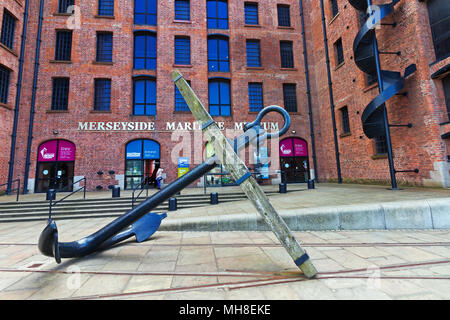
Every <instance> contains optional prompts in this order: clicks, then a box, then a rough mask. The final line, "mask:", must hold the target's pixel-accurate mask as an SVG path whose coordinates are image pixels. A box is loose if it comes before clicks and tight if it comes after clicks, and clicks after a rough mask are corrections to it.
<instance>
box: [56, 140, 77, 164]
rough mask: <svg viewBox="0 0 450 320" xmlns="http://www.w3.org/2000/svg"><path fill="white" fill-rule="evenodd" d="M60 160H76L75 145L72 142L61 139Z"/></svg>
mask: <svg viewBox="0 0 450 320" xmlns="http://www.w3.org/2000/svg"><path fill="white" fill-rule="evenodd" d="M58 149H59V150H58V161H75V145H74V144H73V143H72V142H69V141H65V140H59V148H58Z"/></svg>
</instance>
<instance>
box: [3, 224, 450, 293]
mask: <svg viewBox="0 0 450 320" xmlns="http://www.w3.org/2000/svg"><path fill="white" fill-rule="evenodd" d="M110 220H111V219H96V221H95V223H93V222H92V221H90V220H80V221H77V225H76V228H77V230H79V231H80V234H79V235H78V236H76V237H75V238H72V239H68V237H66V238H67V240H77V239H79V238H81V237H83V236H85V235H87V234H88V233H87V232H88V231H92V230H95V229H96V228H97V229H98V228H100V227H102V226H103V225H105V224H106V223H108V222H109V221H110ZM7 225H8V228H0V299H2V300H13V299H31V300H42V299H149V300H178V299H182V300H210V299H214V300H241V299H251V300H255V299H256V300H302V299H314V300H316V299H317V300H318V299H321V300H322V299H324V300H335V299H338V300H339V299H351V300H358V299H382V300H390V299H399V300H408V299H441V300H445V299H450V289H449V288H450V256H449V252H450V230H356V231H310V232H298V231H296V232H293V233H294V236H295V237H296V239H297V240H299V241H300V242H301V243H302V245H303V247H304V248H305V249H306V250H307V252H308V254H309V255H310V257H311V259H312V262H313V263H314V265H315V266H316V268H317V269H318V271H319V274H318V276H317V278H316V279H311V280H307V279H305V278H304V277H303V276H302V275H301V273H300V272H299V270H298V269H297V268H296V266H295V265H294V263H293V262H292V261H291V259H290V257H289V256H288V254H287V253H286V251H285V250H284V248H283V247H282V246H281V245H280V244H279V242H278V240H277V239H276V237H275V236H274V235H273V233H271V232H265V231H261V232H248V231H236V232H167V231H161V232H157V233H156V234H155V235H154V236H153V237H152V238H150V240H148V241H146V242H144V243H140V244H138V243H135V242H134V241H127V242H126V243H124V244H121V245H118V246H116V247H114V248H112V249H111V250H106V251H103V252H100V253H95V254H92V255H90V256H87V257H84V258H80V259H63V262H62V263H61V264H60V265H57V264H56V262H55V261H54V260H53V258H49V257H45V256H42V255H41V254H40V253H39V251H38V249H37V245H36V242H37V239H38V237H39V234H40V232H41V230H42V229H43V227H44V225H39V224H36V223H35V222H30V223H8V224H7ZM70 225H71V222H70V221H61V223H60V224H59V226H60V229H61V235H63V232H64V231H65V230H69V229H70ZM84 227H86V228H84ZM63 229H64V231H62V230H63ZM17 230H23V231H24V232H27V238H26V242H19V241H17V239H16V237H17V235H18V234H20V233H17V232H16V231H17ZM83 230H84V231H83ZM74 233H75V232H74ZM23 239H25V238H23Z"/></svg>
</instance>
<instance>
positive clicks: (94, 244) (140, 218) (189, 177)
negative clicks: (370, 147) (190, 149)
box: [38, 75, 317, 277]
mask: <svg viewBox="0 0 450 320" xmlns="http://www.w3.org/2000/svg"><path fill="white" fill-rule="evenodd" d="M179 79H181V75H180V78H178V79H177V80H179ZM181 83H182V84H181ZM180 84H181V86H180ZM177 86H179V89H180V92H181V93H182V95H183V96H184V98H185V100H186V101H187V102H188V105H189V107H190V108H191V105H190V104H189V101H192V99H189V98H188V97H187V96H185V95H186V94H189V97H195V98H196V96H195V94H194V92H193V91H192V89H191V88H190V87H189V85H188V84H187V82H186V81H185V80H184V79H183V82H181V81H179V82H178V83H177ZM196 101H197V102H198V103H199V101H198V99H197V98H196ZM200 105H201V104H200ZM201 106H202V105H201ZM202 107H203V106H202ZM203 110H204V112H205V114H206V115H207V116H208V117H209V119H208V121H207V122H208V123H205V122H204V121H202V119H199V118H197V117H196V120H198V121H201V122H202V123H203V127H202V130H203V131H204V132H205V129H206V128H217V129H218V127H217V125H216V124H215V122H214V121H213V120H212V118H211V116H210V115H209V114H208V113H207V112H206V110H205V109H204V107H203ZM191 111H192V112H193V114H194V116H195V115H196V112H195V111H194V109H193V108H191ZM269 112H277V113H279V114H281V115H282V116H283V118H284V126H283V127H282V128H281V130H280V131H279V132H276V133H273V132H271V133H268V132H266V131H265V130H264V129H263V127H262V126H261V119H262V118H263V117H264V116H265V115H266V114H267V113H269ZM289 126H290V117H289V114H288V113H287V112H286V111H285V110H284V109H283V108H281V107H278V106H270V107H266V108H264V109H263V110H262V111H261V112H260V113H259V114H258V116H257V118H256V120H255V121H254V122H252V123H247V124H246V125H245V126H244V133H243V134H242V135H241V136H239V137H237V138H236V139H234V140H231V139H227V138H225V136H223V134H222V133H220V134H221V135H222V138H223V140H222V141H221V142H220V144H223V145H226V146H227V147H229V148H230V149H231V151H230V150H228V151H230V152H228V156H229V155H232V156H234V157H236V158H237V159H239V157H238V155H237V153H239V151H240V150H242V149H243V148H246V147H247V146H249V145H254V146H257V145H258V144H259V143H261V142H263V141H264V140H266V139H271V138H273V137H278V136H281V135H283V134H284V133H286V132H287V131H288V129H289ZM219 132H220V130H219ZM205 133H206V132H205ZM216 138H217V136H216ZM213 140H214V139H212V140H210V142H213V147H214V150H215V153H216V155H214V156H213V157H210V158H208V159H206V160H205V162H203V163H202V164H200V165H198V166H197V167H195V168H194V169H193V170H192V171H190V172H188V173H186V174H185V175H183V176H181V177H180V178H178V179H177V180H175V181H174V182H172V183H170V184H169V185H168V186H167V187H165V188H164V189H162V190H161V191H159V192H158V193H156V194H154V195H153V196H151V197H149V198H148V199H146V200H145V201H143V202H142V203H141V204H139V205H138V206H136V207H135V208H133V209H131V210H130V211H128V212H126V213H124V214H123V215H122V216H120V217H118V218H117V219H115V220H113V221H112V222H110V223H109V224H107V225H106V226H104V227H103V228H101V229H100V230H98V231H97V232H95V233H93V234H91V235H89V236H87V237H85V238H82V239H80V240H77V241H72V242H59V241H58V228H57V226H56V223H55V221H54V220H53V219H52V218H51V217H49V219H48V224H47V226H46V227H45V229H44V230H43V231H42V233H41V235H40V237H39V243H38V247H39V250H40V252H41V253H42V254H44V255H45V256H49V257H54V258H55V260H56V262H57V263H60V262H61V258H75V257H83V256H86V255H89V254H91V253H93V252H96V251H100V250H105V249H108V248H110V247H111V246H113V245H115V244H117V243H119V242H121V241H124V240H126V239H128V238H130V237H132V236H135V237H136V241H137V242H142V241H145V240H147V239H148V238H150V237H151V236H152V235H153V234H154V233H155V232H156V230H157V229H158V228H159V226H160V224H161V221H162V220H163V219H164V218H165V217H166V216H167V215H166V214H165V213H163V214H157V213H152V212H150V211H151V210H153V209H154V208H156V207H157V206H158V205H160V204H162V203H163V202H164V201H166V200H167V199H169V198H170V197H172V196H173V195H175V194H177V193H178V192H179V191H181V190H182V189H184V188H186V187H187V186H188V185H189V184H191V183H193V182H195V181H196V180H197V179H199V178H201V177H202V176H203V175H205V174H206V173H208V172H209V171H211V170H212V169H213V168H214V167H215V166H216V165H217V163H222V164H223V165H224V166H225V168H227V169H228V170H229V171H230V172H231V174H232V176H233V175H234V174H235V172H236V171H235V170H234V169H233V168H232V167H230V166H229V165H230V164H231V165H233V164H232V163H231V162H230V161H229V159H228V160H227V159H224V156H226V153H225V152H224V151H225V149H223V148H217V143H214V141H213ZM216 142H217V141H216ZM217 155H219V156H217ZM239 161H240V162H241V160H240V159H239ZM241 167H242V166H241ZM244 167H245V165H244ZM245 172H246V173H245V174H244V176H243V177H238V178H236V179H235V180H236V182H237V184H239V185H240V186H241V187H242V185H243V183H244V182H246V183H250V182H252V185H253V183H254V184H255V185H256V188H257V189H258V190H256V194H257V197H258V198H261V199H262V200H261V201H260V205H259V206H258V208H257V209H258V211H259V210H260V209H259V207H261V210H263V211H265V212H264V216H267V217H270V218H269V220H267V219H266V217H264V216H263V217H264V218H265V221H266V223H268V224H269V226H270V227H271V228H272V230H274V228H275V229H276V232H275V230H274V232H275V233H276V235H277V236H278V237H279V239H280V238H282V239H280V241H282V242H283V244H284V245H285V248H286V250H288V252H289V253H290V254H291V256H292V257H293V258H294V261H295V263H296V264H297V266H299V267H300V269H302V271H303V272H304V274H305V275H306V276H308V277H313V276H315V274H316V273H317V271H316V270H315V268H314V266H313V265H312V263H311V262H310V260H309V257H308V255H307V254H306V253H305V252H304V251H303V250H302V249H301V248H300V246H299V245H298V243H297V241H296V240H295V239H294V237H293V236H292V235H291V233H290V231H289V229H288V228H287V226H286V224H285V223H284V221H283V220H281V218H280V217H279V216H278V215H277V214H276V212H275V210H274V209H273V207H272V206H271V205H270V203H269V202H268V200H267V197H265V195H264V192H263V191H262V190H261V189H260V187H259V186H258V184H257V183H256V181H255V180H254V179H253V177H251V174H250V172H249V171H248V169H247V167H245ZM244 191H246V190H244ZM246 193H247V192H246ZM247 196H249V195H248V194H247ZM249 198H250V197H249ZM251 200H253V199H251ZM266 211H267V212H266ZM273 212H275V217H274V215H273ZM274 225H275V227H274Z"/></svg>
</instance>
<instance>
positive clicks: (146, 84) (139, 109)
mask: <svg viewBox="0 0 450 320" xmlns="http://www.w3.org/2000/svg"><path fill="white" fill-rule="evenodd" d="M133 115H136V116H154V115H156V79H152V78H144V79H136V80H135V81H134V107H133Z"/></svg>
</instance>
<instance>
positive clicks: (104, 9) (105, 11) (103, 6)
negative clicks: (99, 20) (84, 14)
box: [98, 0, 114, 17]
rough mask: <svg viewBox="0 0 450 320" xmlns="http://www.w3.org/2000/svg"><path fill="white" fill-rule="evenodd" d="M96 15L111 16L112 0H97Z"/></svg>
mask: <svg viewBox="0 0 450 320" xmlns="http://www.w3.org/2000/svg"><path fill="white" fill-rule="evenodd" d="M98 15H99V16H109V17H112V16H113V15H114V0H98Z"/></svg>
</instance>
